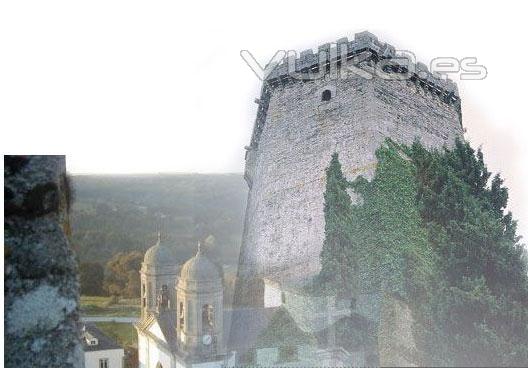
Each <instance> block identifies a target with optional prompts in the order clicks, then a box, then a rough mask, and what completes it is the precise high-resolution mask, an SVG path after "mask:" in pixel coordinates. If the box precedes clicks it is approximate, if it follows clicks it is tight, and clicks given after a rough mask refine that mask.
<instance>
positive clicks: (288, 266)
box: [235, 36, 463, 304]
mask: <svg viewBox="0 0 528 368" xmlns="http://www.w3.org/2000/svg"><path fill="white" fill-rule="evenodd" d="M369 37H370V36H369ZM356 38H358V36H356ZM360 38H361V37H360ZM361 39H363V38H361ZM369 40H372V42H373V43H372V46H371V47H372V48H375V47H377V45H378V44H379V42H377V40H376V39H375V38H372V37H370V38H369ZM356 41H357V40H356ZM356 41H354V42H355V43H354V42H353V43H351V44H354V45H356V46H357V45H358V43H357V42H356ZM374 41H375V42H374ZM362 42H363V41H362ZM369 42H370V41H369ZM356 46H354V47H356ZM357 47H360V46H357ZM357 47H356V48H357ZM361 47H365V46H361ZM384 47H385V46H384ZM373 52H374V51H373ZM367 66H368V65H367V63H365V67H367ZM276 74H277V73H276ZM279 74H280V73H279ZM422 75H423V76H424V78H425V79H420V77H418V76H416V77H415V78H414V79H413V80H385V79H382V78H379V77H376V76H375V77H373V78H371V79H367V78H363V77H360V76H358V75H348V76H347V77H346V78H335V77H333V76H331V75H330V74H326V76H325V77H324V78H320V79H316V80H306V81H300V80H298V79H297V80H296V79H291V78H290V79H288V78H287V76H285V75H280V76H277V75H275V76H276V79H275V80H274V81H273V82H272V81H270V80H267V81H266V82H265V85H264V88H263V93H262V96H261V98H260V100H258V101H257V102H258V103H259V110H258V116H257V121H256V124H255V130H254V133H253V137H252V141H251V145H250V146H249V147H247V153H246V171H245V177H246V180H247V182H248V185H249V187H250V191H249V196H248V203H247V209H246V219H245V228H244V235H243V241H242V248H241V254H240V262H239V275H238V276H239V277H238V286H237V291H236V294H235V297H236V302H237V303H238V304H259V303H260V300H257V299H259V298H260V296H259V295H255V294H256V292H255V287H253V285H254V284H255V285H256V283H255V281H254V280H255V279H256V278H261V277H271V278H272V279H285V278H286V279H288V278H290V279H303V278H306V277H310V276H313V275H314V274H316V273H317V272H319V269H320V262H319V255H320V252H321V249H322V245H323V240H324V226H325V222H324V213H323V207H324V199H323V195H324V191H325V185H326V183H325V169H326V168H327V167H328V165H329V163H330V159H331V155H332V154H333V153H334V152H338V153H339V159H340V161H341V164H342V167H343V171H344V173H345V175H346V177H347V178H348V179H349V180H353V179H354V178H356V177H357V176H358V175H363V176H364V177H366V178H371V177H372V175H373V173H374V170H375V167H376V158H375V151H376V149H377V148H378V147H379V146H380V145H381V144H382V143H383V142H384V140H385V139H386V138H391V139H393V140H394V141H396V142H399V143H405V144H411V143H412V142H413V141H414V140H415V139H419V140H421V141H422V143H423V144H425V145H426V146H428V147H436V148H440V147H442V146H443V145H448V146H449V145H451V144H452V143H453V142H454V140H455V137H457V136H462V134H463V130H462V124H461V116H460V101H459V99H458V97H457V96H455V95H454V94H453V93H452V92H449V91H446V90H442V89H440V88H442V86H440V85H438V84H435V85H428V84H427V83H428V82H427V78H428V75H429V74H422ZM439 83H440V82H439ZM449 86H452V85H451V84H449ZM450 88H452V87H450ZM325 90H329V91H330V92H331V95H332V97H331V99H330V100H329V101H323V100H322V93H323V91H325ZM455 90H456V87H455Z"/></svg>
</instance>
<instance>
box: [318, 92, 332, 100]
mask: <svg viewBox="0 0 528 368" xmlns="http://www.w3.org/2000/svg"><path fill="white" fill-rule="evenodd" d="M331 98H332V92H331V91H330V90H329V89H325V90H324V91H323V94H322V95H321V101H330V99H331Z"/></svg>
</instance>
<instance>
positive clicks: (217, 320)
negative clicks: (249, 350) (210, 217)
mask: <svg viewBox="0 0 528 368" xmlns="http://www.w3.org/2000/svg"><path fill="white" fill-rule="evenodd" d="M176 291H177V310H176V316H177V318H176V323H177V335H178V344H179V346H180V349H181V351H182V353H184V354H186V355H190V356H194V357H200V359H202V360H203V359H205V360H206V361H207V360H215V359H217V358H218V357H219V356H222V355H224V354H225V348H224V336H223V331H224V327H223V316H224V310H223V296H224V290H223V285H222V276H221V275H220V273H219V272H218V269H217V267H216V266H215V264H214V263H212V262H211V261H210V260H209V259H208V258H207V256H206V255H205V254H204V252H203V251H202V250H201V247H200V245H199V246H198V252H197V253H196V255H195V256H194V257H193V258H191V259H190V260H188V261H187V262H185V264H184V265H183V267H182V270H181V274H180V278H179V281H178V285H177V288H176Z"/></svg>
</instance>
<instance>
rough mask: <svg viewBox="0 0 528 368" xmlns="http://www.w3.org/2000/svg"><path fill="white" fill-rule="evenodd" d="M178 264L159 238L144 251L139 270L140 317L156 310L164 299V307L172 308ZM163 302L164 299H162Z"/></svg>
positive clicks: (178, 269)
mask: <svg viewBox="0 0 528 368" xmlns="http://www.w3.org/2000/svg"><path fill="white" fill-rule="evenodd" d="M179 271H180V265H179V263H178V260H177V258H176V257H175V255H174V252H173V250H172V248H171V247H170V246H169V245H168V244H166V243H165V242H163V241H162V240H161V235H160V233H158V241H157V242H156V244H155V245H154V246H152V247H150V248H149V249H148V250H147V251H146V252H145V257H144V259H143V263H142V264H141V270H140V271H139V273H140V275H141V276H140V277H141V318H142V319H144V318H146V317H147V316H148V315H149V314H150V313H153V312H156V311H157V310H158V307H159V301H161V299H166V306H164V307H166V308H168V309H173V308H174V307H175V303H176V282H177V280H178V274H179ZM163 302H165V300H163Z"/></svg>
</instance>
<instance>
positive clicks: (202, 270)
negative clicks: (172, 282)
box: [180, 243, 221, 282]
mask: <svg viewBox="0 0 528 368" xmlns="http://www.w3.org/2000/svg"><path fill="white" fill-rule="evenodd" d="M180 279H181V280H185V281H198V282H200V281H202V282H214V281H221V276H220V272H219V271H218V268H217V266H216V265H215V264H214V263H213V262H211V261H210V260H209V258H207V256H206V255H205V253H204V251H203V249H202V245H201V244H200V243H198V252H196V255H195V256H194V257H192V258H191V259H189V260H188V261H187V262H185V264H184V265H183V267H182V270H181V274H180Z"/></svg>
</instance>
